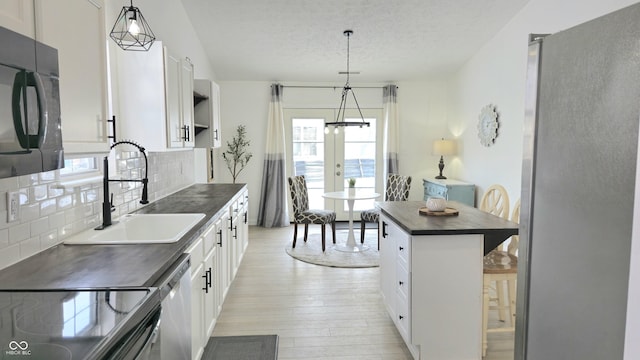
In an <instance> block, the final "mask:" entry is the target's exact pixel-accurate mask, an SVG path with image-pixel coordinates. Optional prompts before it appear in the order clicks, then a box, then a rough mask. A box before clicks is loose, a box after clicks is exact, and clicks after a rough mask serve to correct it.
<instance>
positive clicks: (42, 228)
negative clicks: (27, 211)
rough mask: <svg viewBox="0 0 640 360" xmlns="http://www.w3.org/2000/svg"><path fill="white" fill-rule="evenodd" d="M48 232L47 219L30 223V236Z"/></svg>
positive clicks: (43, 218)
mask: <svg viewBox="0 0 640 360" xmlns="http://www.w3.org/2000/svg"><path fill="white" fill-rule="evenodd" d="M47 231H49V218H47V217H41V218H39V219H37V220H35V221H32V222H31V236H32V237H33V236H38V235H41V234H42V233H45V232H47Z"/></svg>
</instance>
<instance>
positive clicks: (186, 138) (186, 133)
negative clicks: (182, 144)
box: [182, 125, 191, 141]
mask: <svg viewBox="0 0 640 360" xmlns="http://www.w3.org/2000/svg"><path fill="white" fill-rule="evenodd" d="M182 130H183V131H184V136H183V137H182V140H184V141H190V139H191V136H190V135H191V132H190V131H189V130H190V128H189V125H184V126H183V127H182Z"/></svg>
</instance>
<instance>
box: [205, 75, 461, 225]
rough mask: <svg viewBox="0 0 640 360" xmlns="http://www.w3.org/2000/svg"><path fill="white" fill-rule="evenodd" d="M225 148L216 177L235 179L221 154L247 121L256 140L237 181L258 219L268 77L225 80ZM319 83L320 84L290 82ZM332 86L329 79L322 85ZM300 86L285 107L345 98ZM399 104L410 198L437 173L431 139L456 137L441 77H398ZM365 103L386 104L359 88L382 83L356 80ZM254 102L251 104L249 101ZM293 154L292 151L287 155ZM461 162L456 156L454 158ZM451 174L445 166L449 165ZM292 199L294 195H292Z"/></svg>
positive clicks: (286, 96) (327, 104) (287, 94)
mask: <svg viewBox="0 0 640 360" xmlns="http://www.w3.org/2000/svg"><path fill="white" fill-rule="evenodd" d="M219 85H220V93H221V107H220V109H221V119H222V140H223V141H222V143H223V144H222V148H221V149H217V150H216V151H215V154H216V155H215V168H216V180H215V181H216V182H230V181H231V175H230V174H229V172H228V170H227V169H226V166H225V165H224V162H223V160H222V157H221V153H222V152H223V151H225V150H226V148H227V145H226V142H227V141H228V140H230V139H231V137H233V136H234V135H235V131H236V127H237V126H238V125H246V128H247V136H248V138H249V140H250V141H251V152H252V153H253V158H252V159H251V161H250V162H249V164H248V166H247V168H246V169H245V170H244V172H243V173H242V174H241V175H240V176H239V178H238V182H243V183H247V185H248V188H249V194H250V196H251V197H252V198H253V199H255V200H254V201H252V202H251V203H250V207H251V208H250V210H249V215H250V217H249V220H250V223H251V224H255V223H256V217H257V214H258V206H259V200H258V199H259V198H260V186H261V181H262V169H263V161H264V151H265V146H266V139H265V134H266V131H267V112H268V108H269V100H270V85H271V83H270V82H264V81H255V82H250V81H221V82H220V83H219ZM285 85H296V86H301V85H314V86H315V85H319V84H315V83H314V84H302V83H296V84H285ZM320 85H327V84H320ZM335 85H337V86H338V90H337V91H334V90H332V89H329V90H326V89H324V90H323V89H299V88H287V87H285V89H284V91H283V103H284V104H283V106H284V107H286V108H304V107H307V108H332V107H333V108H337V107H338V105H339V103H340V90H339V89H340V88H341V87H342V85H343V84H330V86H335ZM397 85H398V87H399V90H398V107H399V113H400V139H401V141H400V155H399V164H400V165H399V167H400V172H402V173H403V174H407V175H411V176H412V177H413V183H412V187H411V193H410V199H411V200H421V199H422V197H423V188H422V178H425V177H431V178H433V177H434V176H435V175H437V173H438V166H437V164H438V161H439V157H436V156H433V155H431V143H432V142H433V140H436V139H439V138H441V137H451V136H452V135H451V133H450V131H449V130H448V129H447V127H446V122H445V121H444V120H445V118H446V108H445V104H446V101H445V96H446V94H445V91H443V88H444V87H445V86H444V84H443V83H441V82H399V83H397ZM352 86H353V87H354V89H355V92H356V95H357V97H358V102H359V103H360V106H361V108H366V107H371V108H381V107H382V92H381V91H380V89H377V90H371V89H357V86H381V85H380V84H352ZM248 104H250V105H248ZM288 155H290V154H288ZM451 160H452V162H453V163H454V165H455V162H459V160H458V159H456V158H455V157H454V158H452V159H451ZM447 169H448V168H447ZM445 174H446V170H445ZM288 201H289V200H288Z"/></svg>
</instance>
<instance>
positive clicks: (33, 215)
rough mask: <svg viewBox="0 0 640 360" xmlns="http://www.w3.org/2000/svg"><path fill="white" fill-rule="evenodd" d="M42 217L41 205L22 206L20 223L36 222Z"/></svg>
mask: <svg viewBox="0 0 640 360" xmlns="http://www.w3.org/2000/svg"><path fill="white" fill-rule="evenodd" d="M39 217H40V204H39V203H34V204H29V205H20V221H34V220H37V219H38V218H39Z"/></svg>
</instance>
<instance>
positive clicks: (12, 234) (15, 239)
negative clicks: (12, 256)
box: [9, 223, 31, 244]
mask: <svg viewBox="0 0 640 360" xmlns="http://www.w3.org/2000/svg"><path fill="white" fill-rule="evenodd" d="M30 235H31V231H30V228H29V223H24V224H18V225H16V226H12V227H10V228H9V243H10V244H17V243H20V242H22V241H24V240H26V239H28V238H29V236H30Z"/></svg>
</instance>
